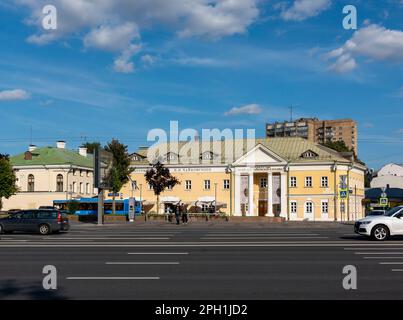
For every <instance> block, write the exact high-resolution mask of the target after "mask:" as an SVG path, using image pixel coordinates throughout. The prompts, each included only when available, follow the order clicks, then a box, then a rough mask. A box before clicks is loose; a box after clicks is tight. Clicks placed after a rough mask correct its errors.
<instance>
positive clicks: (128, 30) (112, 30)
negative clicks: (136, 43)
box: [84, 22, 140, 52]
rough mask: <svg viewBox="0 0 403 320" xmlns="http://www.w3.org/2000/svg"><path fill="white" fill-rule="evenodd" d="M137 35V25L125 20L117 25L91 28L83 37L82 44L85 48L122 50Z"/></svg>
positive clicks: (136, 37)
mask: <svg viewBox="0 0 403 320" xmlns="http://www.w3.org/2000/svg"><path fill="white" fill-rule="evenodd" d="M139 37H140V35H139V32H138V28H137V25H136V24H134V23H131V22H126V23H124V24H121V25H117V26H100V27H98V28H96V29H93V30H92V31H91V32H90V33H88V34H87V35H86V36H85V37H84V45H85V46H86V47H87V48H96V49H100V50H104V51H112V52H113V51H122V50H125V49H127V48H128V47H129V46H130V44H131V42H132V41H133V40H134V39H138V38H139Z"/></svg>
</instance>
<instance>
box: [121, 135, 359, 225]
mask: <svg viewBox="0 0 403 320" xmlns="http://www.w3.org/2000/svg"><path fill="white" fill-rule="evenodd" d="M150 154H152V155H153V156H152V157H153V158H154V159H155V158H156V157H158V159H159V160H160V161H161V162H163V163H165V165H166V167H168V168H169V170H170V172H171V174H173V175H174V176H176V177H177V178H178V179H179V181H180V182H181V184H180V185H177V186H175V187H174V188H173V189H172V190H166V191H165V192H164V193H163V194H161V196H160V204H161V205H160V212H159V213H161V214H162V213H163V212H164V211H166V210H167V209H168V208H172V207H175V206H176V205H179V204H182V205H184V206H186V207H187V209H188V212H189V213H191V212H205V211H209V210H215V209H217V211H219V212H222V213H226V214H228V215H234V216H280V217H284V218H286V219H289V220H295V221H302V220H309V221H334V220H338V221H340V220H355V219H358V218H361V217H363V214H364V208H363V205H362V200H363V199H364V175H365V170H366V168H365V165H364V164H362V163H360V162H356V161H354V160H353V159H352V158H348V159H347V158H345V157H343V156H342V155H341V154H340V153H338V152H336V151H334V150H331V149H328V148H326V147H323V146H321V145H319V144H316V143H313V142H310V141H308V140H305V139H303V138H297V137H295V138H265V139H256V140H246V139H245V140H230V141H214V142H204V141H197V140H194V141H191V142H179V143H178V144H175V145H173V144H159V145H158V146H157V147H153V148H140V149H139V150H137V151H136V152H135V153H133V154H132V167H133V169H134V171H133V173H132V175H131V179H132V182H133V183H128V184H127V185H126V186H124V187H123V189H122V192H123V196H124V197H129V196H133V195H134V196H135V197H136V198H141V200H142V201H143V204H144V206H143V207H144V210H145V211H146V212H155V211H156V208H157V206H156V196H155V195H154V192H153V190H152V189H151V188H150V187H149V185H148V184H147V182H146V180H145V177H144V174H145V172H146V171H147V170H148V169H149V168H150V165H149V160H148V159H151V158H152V157H151V156H150ZM133 185H136V186H137V188H132V186H133ZM249 190H252V192H249ZM346 197H347V198H346Z"/></svg>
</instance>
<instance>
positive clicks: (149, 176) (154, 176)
mask: <svg viewBox="0 0 403 320" xmlns="http://www.w3.org/2000/svg"><path fill="white" fill-rule="evenodd" d="M151 166H152V167H151V168H150V169H149V170H147V172H146V173H145V175H144V176H145V178H146V181H147V183H148V184H149V185H150V186H151V187H152V189H153V190H154V194H155V195H156V196H157V213H159V208H160V194H161V193H162V192H164V191H165V189H166V188H173V187H175V186H176V185H177V184H180V182H179V180H178V179H177V178H176V177H174V176H172V175H171V173H170V172H169V169H168V168H166V167H165V166H164V165H163V164H162V163H161V162H159V161H158V162H157V163H155V164H153V165H151Z"/></svg>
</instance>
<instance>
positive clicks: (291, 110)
mask: <svg viewBox="0 0 403 320" xmlns="http://www.w3.org/2000/svg"><path fill="white" fill-rule="evenodd" d="M293 111H294V106H293V105H291V106H290V122H292V118H293Z"/></svg>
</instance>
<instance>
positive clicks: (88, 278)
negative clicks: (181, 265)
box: [66, 277, 160, 280]
mask: <svg viewBox="0 0 403 320" xmlns="http://www.w3.org/2000/svg"><path fill="white" fill-rule="evenodd" d="M159 279H160V277H67V278H66V280H159Z"/></svg>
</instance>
